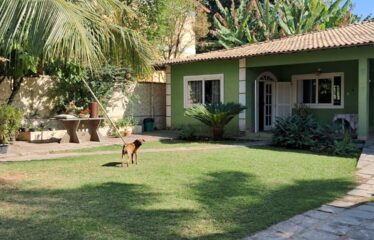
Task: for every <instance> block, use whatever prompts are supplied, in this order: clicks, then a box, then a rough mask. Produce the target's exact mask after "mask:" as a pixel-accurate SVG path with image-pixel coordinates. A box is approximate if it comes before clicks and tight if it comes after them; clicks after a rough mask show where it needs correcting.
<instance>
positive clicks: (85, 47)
mask: <svg viewBox="0 0 374 240" xmlns="http://www.w3.org/2000/svg"><path fill="white" fill-rule="evenodd" d="M128 11H129V10H128V8H127V7H126V6H125V5H124V4H122V3H121V2H120V1H118V0H107V1H104V0H94V1H91V0H81V1H67V0H2V1H0V42H1V43H2V46H5V47H6V48H9V47H11V46H13V44H14V43H18V44H20V45H21V46H22V47H23V48H24V49H27V50H28V52H29V53H30V54H32V55H34V56H36V57H40V58H41V59H43V61H50V60H56V59H59V60H62V61H72V62H78V63H80V64H81V65H84V66H88V67H90V68H91V69H95V68H96V67H98V66H101V65H102V64H106V63H108V62H112V63H121V64H126V65H127V66H130V67H132V68H133V69H134V70H136V71H139V72H145V71H148V70H149V69H150V66H151V61H152V58H153V52H152V50H151V48H150V47H149V45H148V43H147V42H146V41H145V40H144V38H143V37H142V36H141V35H140V34H139V33H138V32H136V31H134V30H131V29H129V28H127V27H125V26H124V23H123V20H124V19H122V16H123V14H124V13H125V12H128ZM8 52H9V51H8Z"/></svg>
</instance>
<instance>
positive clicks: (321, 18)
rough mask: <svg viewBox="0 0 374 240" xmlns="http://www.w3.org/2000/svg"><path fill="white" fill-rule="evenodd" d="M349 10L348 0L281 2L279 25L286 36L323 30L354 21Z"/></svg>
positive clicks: (284, 0) (295, 0)
mask: <svg viewBox="0 0 374 240" xmlns="http://www.w3.org/2000/svg"><path fill="white" fill-rule="evenodd" d="M343 1H344V4H343ZM342 4H343V5H342ZM351 10H352V3H351V1H350V0H335V1H329V2H326V1H323V0H309V1H307V0H282V3H281V7H280V9H279V25H280V26H281V28H282V30H283V31H284V33H285V34H286V35H295V34H301V33H306V32H310V31H315V30H324V29H326V28H330V27H336V26H342V25H347V24H350V23H352V22H353V21H355V19H354V18H352V14H351Z"/></svg>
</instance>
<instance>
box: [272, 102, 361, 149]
mask: <svg viewBox="0 0 374 240" xmlns="http://www.w3.org/2000/svg"><path fill="white" fill-rule="evenodd" d="M273 133H274V135H273V143H274V144H275V145H278V146H282V147H288V148H297V149H305V150H310V151H313V152H320V153H325V154H333V155H339V156H357V153H358V152H359V149H358V148H357V146H356V145H355V144H354V143H352V141H351V136H350V135H349V133H348V132H346V134H345V136H344V138H343V140H338V139H339V138H341V136H340V134H339V130H338V127H337V126H334V125H328V124H322V123H320V122H318V121H317V120H316V119H315V118H314V117H313V115H312V114H311V113H310V112H309V111H308V110H307V109H306V108H305V107H303V106H302V107H300V108H298V110H297V111H295V114H294V115H292V116H290V117H287V118H284V119H282V118H278V119H277V120H276V122H275V128H274V131H273Z"/></svg>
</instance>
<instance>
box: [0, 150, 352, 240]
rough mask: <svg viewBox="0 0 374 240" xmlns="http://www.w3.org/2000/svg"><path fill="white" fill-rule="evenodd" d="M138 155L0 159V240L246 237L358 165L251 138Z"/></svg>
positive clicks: (318, 200) (335, 191)
mask: <svg viewBox="0 0 374 240" xmlns="http://www.w3.org/2000/svg"><path fill="white" fill-rule="evenodd" d="M145 146H146V144H145ZM139 161H140V162H139V165H138V166H134V165H132V166H130V168H128V169H123V168H121V167H116V166H117V165H116V162H119V157H118V154H115V155H93V156H77V157H69V158H63V159H58V160H47V161H34V162H17V163H9V164H1V167H0V192H1V194H0V209H1V211H0V239H43V238H49V239H240V238H243V237H245V236H246V235H248V234H251V233H254V232H255V231H259V230H261V229H264V228H266V227H269V226H270V225H272V224H274V223H277V222H279V221H282V220H285V219H287V218H289V217H292V216H293V215H295V214H297V213H301V212H304V211H306V210H308V209H312V208H315V207H318V206H320V205H321V204H323V203H326V202H329V201H332V200H333V199H335V198H336V197H339V196H341V195H343V194H344V193H345V192H346V191H348V190H349V189H351V188H352V187H353V184H354V169H355V163H356V161H355V159H352V158H341V157H332V156H319V155H314V154H310V153H307V152H298V151H296V152H290V151H285V150H282V149H278V148H257V149H255V148H248V147H245V146H238V147H235V148H232V147H231V148H221V149H218V150H217V149H214V150H199V151H196V150H191V151H179V152H178V151H176V150H175V149H173V148H170V152H160V153H147V152H144V153H142V154H141V157H140V159H139ZM108 163H114V164H112V165H110V164H108ZM104 164H105V165H107V166H111V167H104V166H102V165H104Z"/></svg>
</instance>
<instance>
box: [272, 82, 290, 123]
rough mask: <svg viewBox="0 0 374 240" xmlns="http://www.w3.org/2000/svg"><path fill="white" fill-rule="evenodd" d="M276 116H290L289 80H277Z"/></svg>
mask: <svg viewBox="0 0 374 240" xmlns="http://www.w3.org/2000/svg"><path fill="white" fill-rule="evenodd" d="M276 89H277V94H276V95H277V100H276V106H277V107H276V114H275V115H276V117H280V118H286V117H289V116H291V112H292V106H291V93H292V92H291V82H277V87H276Z"/></svg>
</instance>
